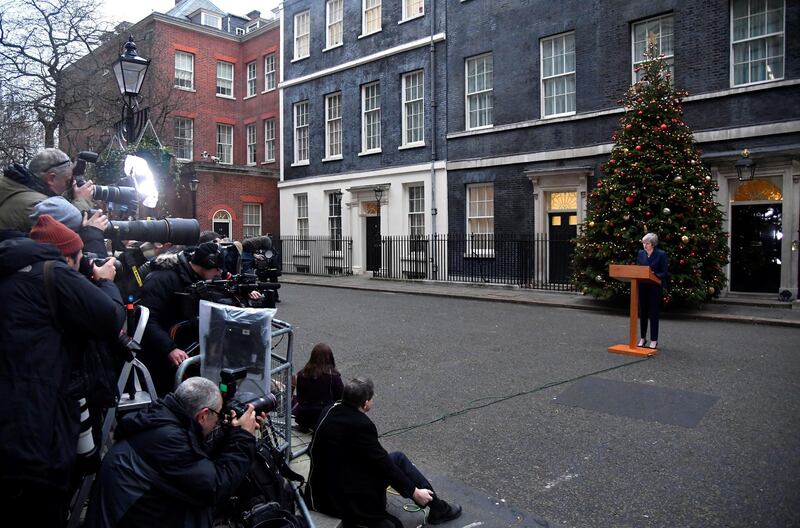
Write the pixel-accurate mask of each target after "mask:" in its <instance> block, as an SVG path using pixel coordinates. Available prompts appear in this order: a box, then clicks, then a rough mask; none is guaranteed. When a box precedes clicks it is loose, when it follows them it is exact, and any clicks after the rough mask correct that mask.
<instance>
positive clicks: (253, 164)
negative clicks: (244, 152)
mask: <svg viewBox="0 0 800 528" xmlns="http://www.w3.org/2000/svg"><path fill="white" fill-rule="evenodd" d="M256 165H258V164H257V163H256V162H255V161H254V162H252V163H248V164H247V166H248V167H255V166H256Z"/></svg>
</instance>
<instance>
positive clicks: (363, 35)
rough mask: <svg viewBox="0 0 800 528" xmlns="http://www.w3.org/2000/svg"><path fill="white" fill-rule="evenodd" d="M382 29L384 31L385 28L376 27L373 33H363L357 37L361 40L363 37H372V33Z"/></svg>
mask: <svg viewBox="0 0 800 528" xmlns="http://www.w3.org/2000/svg"><path fill="white" fill-rule="evenodd" d="M381 31H383V28H380V29H376V30H375V31H372V32H371V33H362V34H360V35H359V36H358V37H357V38H358V39H359V40H360V39H363V38H367V37H371V36H372V35H375V34H377V33H380V32H381Z"/></svg>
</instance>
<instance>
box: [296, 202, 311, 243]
mask: <svg viewBox="0 0 800 528" xmlns="http://www.w3.org/2000/svg"><path fill="white" fill-rule="evenodd" d="M294 203H295V211H296V212H297V238H298V247H299V249H300V251H308V237H309V232H310V231H309V223H308V195H307V194H295V195H294Z"/></svg>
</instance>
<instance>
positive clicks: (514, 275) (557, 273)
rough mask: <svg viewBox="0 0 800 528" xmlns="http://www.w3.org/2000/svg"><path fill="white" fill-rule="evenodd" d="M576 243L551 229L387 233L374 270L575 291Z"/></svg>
mask: <svg viewBox="0 0 800 528" xmlns="http://www.w3.org/2000/svg"><path fill="white" fill-rule="evenodd" d="M573 248H574V242H573V241H572V240H550V239H548V237H547V236H545V235H536V236H528V237H525V236H518V235H465V234H459V233H456V234H453V233H450V234H445V235H426V236H385V237H381V266H380V269H379V270H377V271H373V274H374V276H376V277H384V278H394V279H427V280H440V281H453V282H482V283H492V284H513V285H517V286H520V287H523V288H535V289H544V290H558V291H571V290H572V289H573V287H572V285H571V284H570V283H569V277H570V275H571V272H572V270H571V265H572V255H573V251H574V249H573Z"/></svg>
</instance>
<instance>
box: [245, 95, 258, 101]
mask: <svg viewBox="0 0 800 528" xmlns="http://www.w3.org/2000/svg"><path fill="white" fill-rule="evenodd" d="M256 95H258V94H253V95H248V96H247V97H242V101H247V100H248V99H252V98H253V97H255V96H256Z"/></svg>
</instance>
